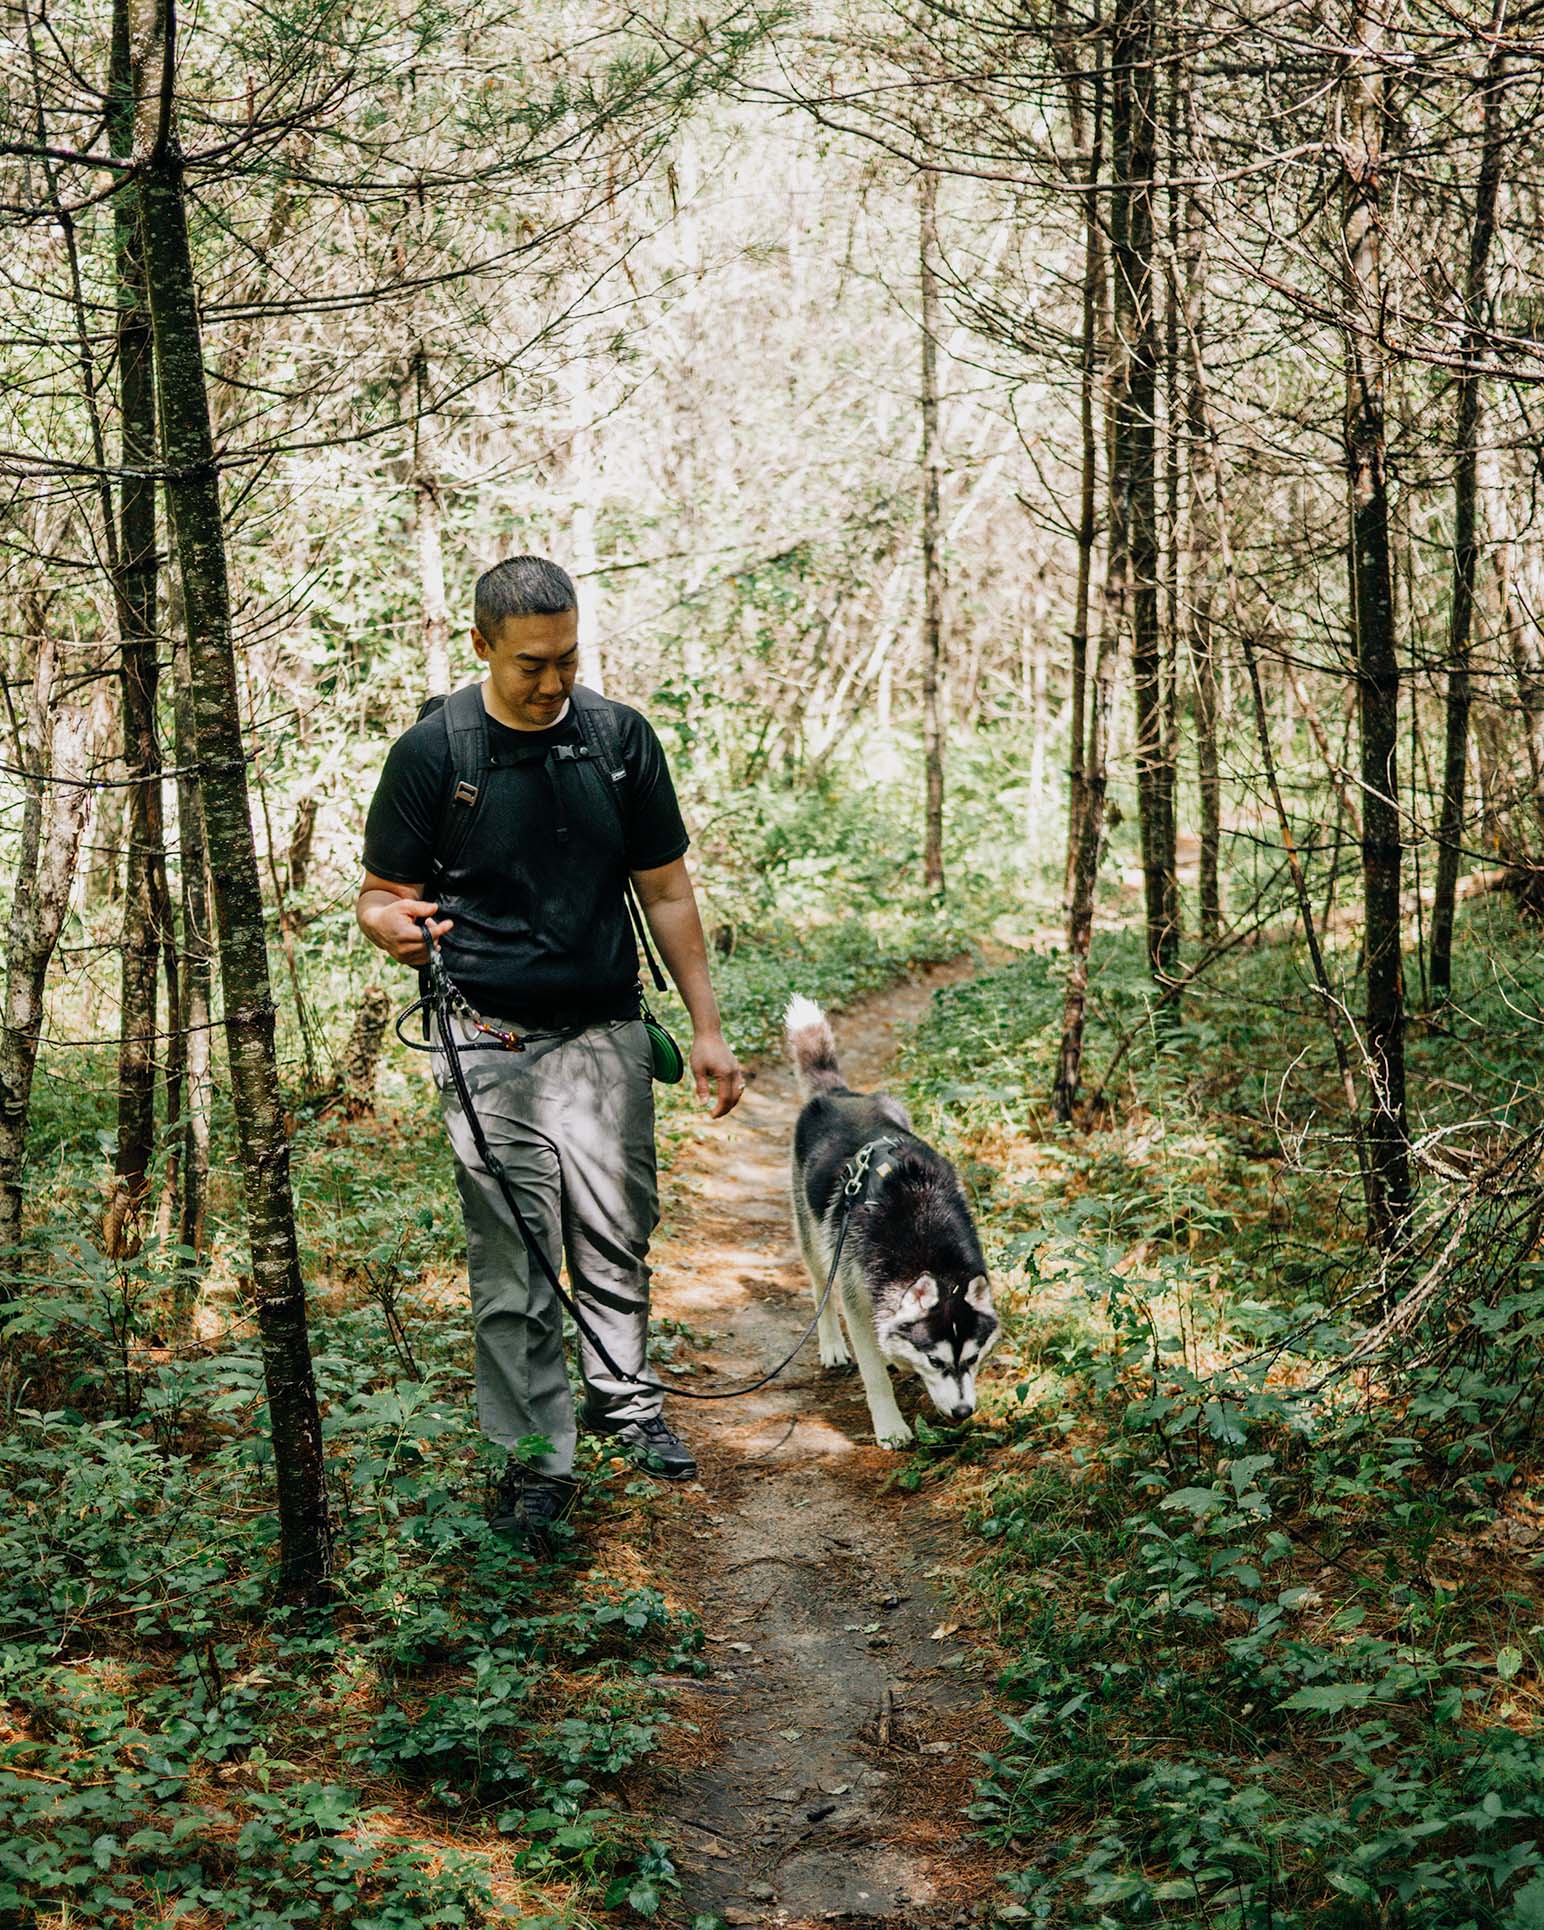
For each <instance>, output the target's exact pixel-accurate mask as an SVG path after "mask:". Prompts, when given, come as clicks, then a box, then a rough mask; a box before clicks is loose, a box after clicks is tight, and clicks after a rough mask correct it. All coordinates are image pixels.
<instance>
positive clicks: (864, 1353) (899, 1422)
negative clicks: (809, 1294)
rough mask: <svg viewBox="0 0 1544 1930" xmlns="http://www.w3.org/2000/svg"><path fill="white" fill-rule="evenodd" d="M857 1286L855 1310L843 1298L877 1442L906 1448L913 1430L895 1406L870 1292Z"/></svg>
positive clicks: (881, 1444) (893, 1390)
mask: <svg viewBox="0 0 1544 1930" xmlns="http://www.w3.org/2000/svg"><path fill="white" fill-rule="evenodd" d="M839 1284H845V1283H839ZM855 1285H856V1296H855V1297H857V1298H858V1304H857V1306H856V1307H854V1305H853V1301H852V1299H851V1298H847V1297H845V1296H844V1298H843V1301H842V1311H843V1313H844V1314H845V1315H846V1316H847V1331H848V1333H850V1334H851V1335H852V1350H853V1352H854V1353H855V1354H856V1355H857V1357H858V1372H859V1373H860V1374H861V1375H862V1376H863V1391H864V1393H865V1394H866V1395H867V1396H868V1405H869V1418H870V1419H871V1420H872V1421H873V1423H874V1438H875V1440H876V1441H878V1443H879V1445H880V1446H881V1447H888V1448H897V1447H905V1445H906V1443H907V1442H908V1441H909V1440H910V1439H911V1429H910V1427H909V1426H908V1425H907V1422H906V1416H905V1415H904V1414H903V1413H902V1412H901V1410H900V1408H899V1407H898V1406H897V1405H896V1400H895V1389H894V1388H893V1387H892V1386H891V1384H890V1369H889V1368H888V1367H887V1366H886V1365H885V1357H884V1355H883V1354H882V1353H881V1352H880V1351H879V1336H878V1335H877V1334H876V1333H875V1332H874V1315H873V1312H872V1309H871V1308H870V1307H869V1305H868V1304H867V1288H866V1287H865V1286H864V1284H863V1282H862V1281H861V1280H860V1281H858V1282H856V1283H855Z"/></svg>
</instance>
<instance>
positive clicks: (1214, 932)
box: [1176, 68, 1222, 944]
mask: <svg viewBox="0 0 1544 1930" xmlns="http://www.w3.org/2000/svg"><path fill="white" fill-rule="evenodd" d="M1176 81H1178V76H1176ZM1180 110H1181V137H1180V144H1181V149H1182V160H1183V164H1184V169H1185V172H1186V173H1187V174H1189V175H1194V173H1195V166H1194V154H1195V138H1194V126H1193V122H1192V118H1191V117H1192V115H1193V113H1194V111H1195V110H1194V105H1193V101H1192V97H1191V91H1190V85H1189V70H1188V68H1187V69H1186V71H1185V79H1184V84H1183V86H1182V88H1181V94H1180ZM1206 225H1207V208H1206V204H1205V202H1204V201H1203V200H1202V198H1201V191H1200V189H1199V188H1196V187H1191V188H1190V189H1189V190H1188V192H1187V193H1186V196H1185V233H1184V249H1185V289H1184V329H1185V338H1186V340H1185V359H1186V369H1187V375H1188V379H1187V381H1186V384H1185V439H1186V442H1187V444H1188V448H1187V452H1186V454H1187V463H1188V472H1189V477H1190V491H1189V495H1190V501H1189V505H1188V513H1187V516H1186V529H1185V535H1186V543H1187V548H1188V551H1189V554H1188V556H1187V558H1186V564H1185V576H1186V582H1187V585H1188V589H1189V599H1188V610H1187V615H1186V619H1185V624H1186V641H1187V645H1188V650H1189V656H1190V675H1191V685H1192V691H1193V696H1194V702H1193V704H1192V716H1193V721H1194V727H1195V739H1196V790H1197V794H1198V795H1197V801H1198V803H1199V806H1200V835H1201V850H1200V859H1199V867H1198V874H1199V875H1198V878H1197V895H1198V897H1199V899H1200V923H1201V938H1202V941H1203V943H1205V944H1214V943H1215V942H1216V940H1217V937H1218V935H1219V933H1220V932H1221V930H1222V892H1221V887H1220V883H1219V877H1218V867H1219V861H1220V854H1221V844H1222V777H1221V767H1220V764H1219V762H1218V757H1217V658H1216V654H1215V653H1216V640H1215V636H1214V634H1213V629H1212V602H1213V587H1212V569H1213V564H1214V558H1215V555H1216V551H1217V537H1216V531H1215V530H1214V529H1213V527H1212V501H1211V499H1212V496H1213V495H1214V494H1215V492H1216V491H1217V489H1218V488H1219V487H1220V486H1221V479H1220V478H1219V477H1218V476H1216V475H1215V474H1214V473H1213V467H1212V463H1213V458H1212V442H1211V436H1210V434H1209V433H1208V425H1207V419H1206V391H1205V388H1204V386H1203V376H1202V374H1201V371H1202V370H1203V369H1204V367H1205V358H1206Z"/></svg>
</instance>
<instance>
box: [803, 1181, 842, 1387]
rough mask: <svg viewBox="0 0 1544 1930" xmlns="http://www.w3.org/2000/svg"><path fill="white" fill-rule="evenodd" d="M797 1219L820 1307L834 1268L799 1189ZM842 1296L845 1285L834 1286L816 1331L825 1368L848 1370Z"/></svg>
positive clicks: (812, 1285) (807, 1264)
mask: <svg viewBox="0 0 1544 1930" xmlns="http://www.w3.org/2000/svg"><path fill="white" fill-rule="evenodd" d="M796 1184H797V1183H796ZM793 1217H794V1224H795V1226H796V1227H797V1229H798V1234H799V1251H800V1252H801V1253H802V1254H803V1255H804V1271H805V1272H806V1273H807V1274H808V1275H809V1281H810V1292H811V1293H812V1294H814V1296H815V1305H816V1306H817V1307H819V1306H820V1296H821V1295H822V1294H823V1293H824V1292H825V1286H826V1275H827V1273H828V1272H829V1271H830V1268H831V1256H830V1254H829V1253H827V1254H824V1255H823V1254H822V1253H821V1250H820V1234H819V1232H818V1230H817V1228H816V1226H815V1223H814V1221H813V1219H812V1218H811V1217H810V1213H809V1210H808V1208H807V1207H806V1206H805V1204H804V1201H803V1200H802V1199H801V1198H800V1197H799V1194H798V1192H797V1190H796V1191H795V1193H794V1209H793ZM840 1293H841V1285H840V1283H839V1282H838V1283H836V1284H835V1285H833V1286H832V1289H831V1292H830V1295H829V1296H828V1298H827V1300H826V1303H825V1306H824V1307H823V1308H822V1309H821V1314H820V1320H819V1323H818V1324H817V1326H816V1329H815V1333H816V1338H817V1340H818V1341H819V1345H820V1364H821V1366H822V1367H845V1366H846V1365H847V1364H848V1362H849V1361H850V1360H851V1359H852V1356H851V1355H850V1354H849V1353H848V1351H847V1343H846V1341H844V1340H843V1339H842V1323H841V1321H840V1320H839V1319H838V1318H837V1312H836V1303H837V1299H838V1296H839V1295H840Z"/></svg>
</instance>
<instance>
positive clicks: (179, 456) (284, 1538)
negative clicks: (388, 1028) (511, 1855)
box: [119, 0, 330, 1595]
mask: <svg viewBox="0 0 1544 1930" xmlns="http://www.w3.org/2000/svg"><path fill="white" fill-rule="evenodd" d="M119 4H121V5H125V6H127V5H128V0H119ZM141 18H142V19H143V22H144V26H143V31H142V34H141V35H140V36H138V37H137V38H138V44H137V45H136V47H135V50H134V51H135V54H136V56H137V58H136V62H135V72H136V81H137V87H136V96H137V98H136V113H135V130H134V131H135V141H134V159H135V172H134V176H133V177H132V179H133V184H134V186H136V187H137V192H138V195H139V198H140V209H139V214H140V221H141V231H142V234H143V236H144V245H145V268H146V279H147V286H148V290H149V301H150V317H151V325H152V329H153V333H154V343H155V361H156V377H157V392H158V396H159V401H160V428H161V455H162V463H163V467H164V471H165V475H166V489H167V493H168V496H169V498H170V501H171V504H172V518H171V521H172V527H173V529H174V531H175V535H176V543H177V562H178V567H179V572H180V575H181V579H182V600H183V609H184V612H185V616H186V622H187V633H188V658H189V665H190V670H191V682H192V693H193V724H194V731H195V736H196V742H197V748H198V757H199V763H200V765H201V771H200V790H201V795H202V800H203V815H204V824H205V829H206V833H207V837H208V846H209V859H210V869H211V873H212V876H213V883H214V923H215V930H216V933H217V936H218V944H219V958H220V981H221V988H222V991H223V994H224V1002H225V1039H226V1047H227V1051H228V1053H229V1058H230V1070H231V1088H232V1100H233V1104H234V1111H235V1115H236V1129H237V1138H238V1143H239V1148H240V1155H241V1166H242V1177H243V1181H244V1190H245V1200H246V1216H247V1228H248V1234H249V1237H250V1241H251V1248H252V1281H253V1288H254V1291H255V1294H256V1299H257V1316H258V1332H259V1339H260V1345H261V1349H262V1355H263V1373H264V1381H265V1385H266V1388H267V1393H268V1413H269V1423H270V1427H271V1429H272V1434H273V1446H274V1465H275V1473H276V1476H277V1483H278V1503H279V1533H280V1555H281V1561H282V1566H283V1578H284V1582H285V1584H286V1586H287V1587H288V1588H289V1589H290V1590H291V1591H292V1592H294V1593H296V1594H300V1595H314V1594H315V1593H317V1592H318V1591H319V1590H320V1589H321V1588H323V1587H324V1585H325V1583H326V1578H327V1574H328V1569H329V1565H330V1525H329V1517H328V1508H327V1490H326V1483H325V1479H324V1473H323V1465H322V1435H321V1419H320V1414H319V1412H318V1408H317V1399H316V1384H315V1379H314V1376H313V1373H312V1368H311V1353H310V1346H309V1342H308V1339H307V1333H306V1296H305V1284H304V1281H303V1279H302V1276H301V1270H300V1250H299V1246H298V1243H297V1240H296V1235H295V1214H294V1201H293V1198H292V1195H291V1191H290V1177H289V1147H288V1143H287V1140H286V1137H285V1126H284V1114H283V1108H282V1105H281V1103H280V1087H279V1067H278V1060H277V1057H276V1054H275V1050H274V1004H273V989H272V984H271V981H270V976H269V969H268V952H267V943H266V937H265V932H264V918H263V899H262V887H261V883H260V880H259V875H258V867H257V852H256V848H255V846H254V843H253V837H252V819H251V813H250V806H249V801H248V793H247V772H246V747H245V744H244V743H243V739H242V729H241V705H240V686H239V682H238V679H237V672H236V657H235V644H234V637H233V634H232V626H231V597H230V578H229V570H228V565H227V560H226V551H225V526H224V521H223V518H222V512H221V502H220V470H219V463H218V460H217V457H216V454H215V449H214V439H213V435H212V433H211V428H210V418H209V396H208V390H207V386H206V381H205V374H204V360H203V343H202V338H201V334H200V329H199V308H198V285H197V281H196V279H195V275H194V268H193V255H192V248H191V245H190V241H189V235H188V197H187V188H186V181H185V177H184V167H183V156H182V149H181V146H180V143H179V140H178V132H177V111H176V100H175V77H176V71H177V68H176V53H177V47H176V12H175V0H146V4H145V6H144V12H143V15H142V16H141ZM131 191H134V190H133V187H131V188H130V189H120V192H131Z"/></svg>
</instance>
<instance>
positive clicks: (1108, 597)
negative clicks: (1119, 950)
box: [1051, 529, 1123, 1124]
mask: <svg viewBox="0 0 1544 1930" xmlns="http://www.w3.org/2000/svg"><path fill="white" fill-rule="evenodd" d="M1112 544H1113V529H1112ZM1122 583H1123V579H1122V577H1121V572H1120V570H1119V567H1118V565H1117V564H1116V562H1115V560H1114V555H1113V550H1112V556H1111V559H1110V562H1109V565H1108V569H1107V574H1106V592H1105V610H1104V616H1103V619H1102V621H1101V622H1100V626H1099V648H1098V652H1097V654H1096V656H1095V660H1094V680H1093V687H1092V689H1091V690H1090V692H1089V706H1088V756H1087V759H1086V761H1085V764H1084V769H1083V812H1082V816H1081V818H1080V820H1079V824H1078V849H1077V853H1076V863H1075V865H1074V867H1073V873H1072V895H1071V900H1070V902H1069V904H1068V908H1067V981H1066V987H1065V990H1064V992H1063V996H1062V1035H1061V1046H1060V1049H1059V1050H1058V1052H1057V1055H1056V1081H1055V1084H1054V1085H1053V1086H1052V1088H1051V1110H1052V1112H1053V1113H1054V1114H1055V1115H1056V1117H1057V1118H1058V1119H1059V1120H1061V1121H1062V1123H1063V1124H1066V1123H1067V1122H1068V1121H1069V1120H1070V1119H1071V1118H1072V1115H1073V1110H1074V1108H1075V1107H1076V1105H1077V1099H1078V1088H1079V1086H1080V1085H1081V1083H1082V1078H1083V1029H1084V1025H1085V1022H1086V1019H1087V1015H1088V954H1089V947H1090V945H1091V943H1092V940H1093V930H1094V890H1095V887H1096V885H1097V884H1098V881H1099V858H1100V853H1101V850H1102V847H1103V843H1104V799H1105V785H1106V768H1105V764H1106V758H1105V746H1106V724H1107V720H1108V719H1109V716H1110V713H1111V708H1112V705H1111V684H1112V681H1113V678H1114V673H1115V660H1116V655H1117V651H1118V644H1117V641H1116V639H1117V638H1118V637H1119V635H1120V610H1119V608H1118V603H1117V602H1115V601H1112V591H1113V597H1114V598H1115V599H1118V598H1119V596H1120V594H1121V587H1122Z"/></svg>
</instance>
